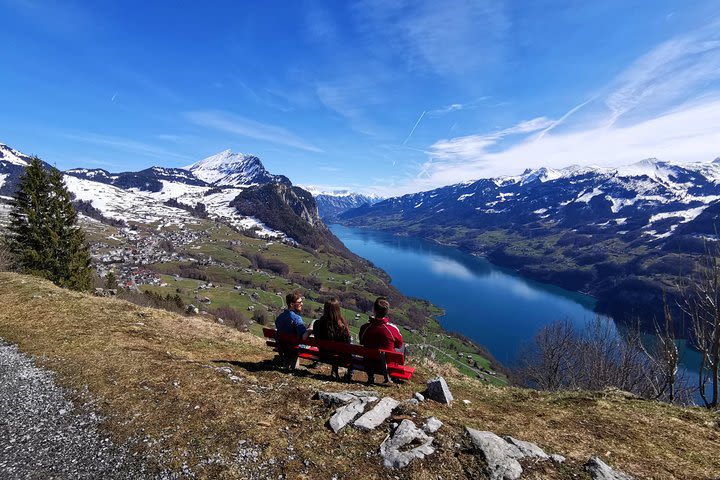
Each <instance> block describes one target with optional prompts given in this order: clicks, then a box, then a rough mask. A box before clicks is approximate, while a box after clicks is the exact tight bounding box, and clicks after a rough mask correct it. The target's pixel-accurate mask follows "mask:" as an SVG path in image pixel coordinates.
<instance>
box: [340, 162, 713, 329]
mask: <svg viewBox="0 0 720 480" xmlns="http://www.w3.org/2000/svg"><path fill="white" fill-rule="evenodd" d="M338 221H339V222H340V223H344V224H347V225H352V226H362V227H369V228H376V229H380V230H387V231H390V232H394V233H398V234H403V235H414V236H420V237H423V238H427V239H431V240H435V241H439V242H441V243H446V244H451V245H454V246H456V247H459V248H461V249H463V250H466V251H468V252H470V253H474V254H479V255H484V256H486V257H487V258H488V259H490V260H491V261H492V262H494V263H496V264H498V265H500V266H505V267H509V268H513V269H515V270H516V271H518V273H520V274H521V275H524V276H527V277H529V278H533V279H535V280H539V281H543V282H547V283H552V284H555V285H559V286H561V287H563V288H566V289H569V290H575V291H580V292H583V293H587V294H591V295H593V296H595V297H596V298H597V299H598V302H597V305H596V309H597V311H599V312H601V313H607V314H609V315H611V316H613V318H615V319H617V320H620V321H633V319H634V318H635V319H636V318H637V317H640V318H641V322H642V323H643V326H644V327H645V328H647V329H649V330H652V328H653V322H654V321H655V319H658V318H662V315H663V311H662V303H663V302H662V298H663V295H664V292H667V294H668V302H669V303H672V304H673V305H676V303H677V302H678V301H680V298H679V290H678V287H677V286H678V285H679V284H680V283H681V282H682V281H683V278H684V276H687V275H692V274H693V273H694V272H695V271H696V269H697V268H699V267H698V265H699V264H700V258H699V257H701V256H702V255H703V254H704V252H705V242H706V241H708V240H711V241H715V240H717V235H715V234H714V233H713V227H714V225H716V224H718V223H720V165H719V164H718V163H715V162H707V163H695V164H690V165H676V164H671V163H668V162H661V161H658V160H653V159H646V160H643V161H640V162H636V163H635V164H632V165H628V166H624V167H617V168H607V167H602V168H601V167H598V168H593V167H577V166H571V167H567V168H565V169H560V170H551V169H547V168H539V169H535V170H530V171H526V172H523V174H521V175H516V176H506V177H496V178H489V179H480V180H476V181H472V182H463V183H458V184H455V185H450V186H446V187H441V188H438V189H434V190H430V191H426V192H420V193H415V194H407V195H404V196H401V197H395V198H390V199H387V200H384V201H381V202H378V203H376V204H373V205H365V206H361V207H359V208H356V209H353V210H349V211H347V212H345V213H343V214H341V215H340V216H339V220H338ZM715 231H717V230H715ZM673 311H674V312H675V313H677V314H678V318H680V316H679V315H680V312H679V310H678V309H677V308H674V309H673ZM678 328H680V327H678ZM682 334H683V335H689V332H687V331H686V330H685V331H683V332H682Z"/></svg>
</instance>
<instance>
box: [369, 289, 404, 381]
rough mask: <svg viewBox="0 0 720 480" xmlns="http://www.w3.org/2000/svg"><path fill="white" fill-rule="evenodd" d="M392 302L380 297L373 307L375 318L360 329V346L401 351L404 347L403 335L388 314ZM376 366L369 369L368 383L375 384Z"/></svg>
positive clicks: (371, 318)
mask: <svg viewBox="0 0 720 480" xmlns="http://www.w3.org/2000/svg"><path fill="white" fill-rule="evenodd" d="M389 311H390V302H388V299H387V298H385V297H378V298H377V299H376V300H375V304H374V305H373V314H374V315H373V316H372V317H370V321H369V322H368V323H366V324H365V325H363V326H362V327H360V344H361V345H362V346H363V347H368V348H380V349H382V350H390V351H394V350H400V349H401V348H402V346H403V338H402V334H401V333H400V330H399V329H398V327H396V326H395V325H393V324H392V323H390V318H388V312H389ZM375 371H376V368H375V366H372V365H369V366H368V367H367V374H368V383H369V384H372V383H375Z"/></svg>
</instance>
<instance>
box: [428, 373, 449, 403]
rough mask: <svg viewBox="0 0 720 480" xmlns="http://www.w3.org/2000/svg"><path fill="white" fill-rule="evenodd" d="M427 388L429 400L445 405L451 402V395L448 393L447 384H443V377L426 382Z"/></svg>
mask: <svg viewBox="0 0 720 480" xmlns="http://www.w3.org/2000/svg"><path fill="white" fill-rule="evenodd" d="M427 386H428V389H427V393H428V398H430V399H431V400H435V401H436V402H438V403H445V404H448V403H450V402H452V401H453V396H452V393H451V392H450V389H449V388H448V385H447V382H445V379H444V378H443V377H436V378H433V379H431V380H428V383H427Z"/></svg>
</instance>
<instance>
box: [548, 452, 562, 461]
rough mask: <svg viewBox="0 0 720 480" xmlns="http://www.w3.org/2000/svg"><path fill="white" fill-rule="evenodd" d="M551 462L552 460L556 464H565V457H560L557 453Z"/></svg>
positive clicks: (552, 455) (551, 456) (553, 455)
mask: <svg viewBox="0 0 720 480" xmlns="http://www.w3.org/2000/svg"><path fill="white" fill-rule="evenodd" d="M550 460H552V461H553V462H555V463H565V457H563V456H562V455H558V454H557V453H553V454H551V455H550Z"/></svg>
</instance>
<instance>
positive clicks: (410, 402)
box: [402, 398, 420, 407]
mask: <svg viewBox="0 0 720 480" xmlns="http://www.w3.org/2000/svg"><path fill="white" fill-rule="evenodd" d="M402 403H403V404H404V405H411V406H413V407H416V406H418V405H420V402H419V401H418V399H417V398H408V399H407V400H403V401H402Z"/></svg>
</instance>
